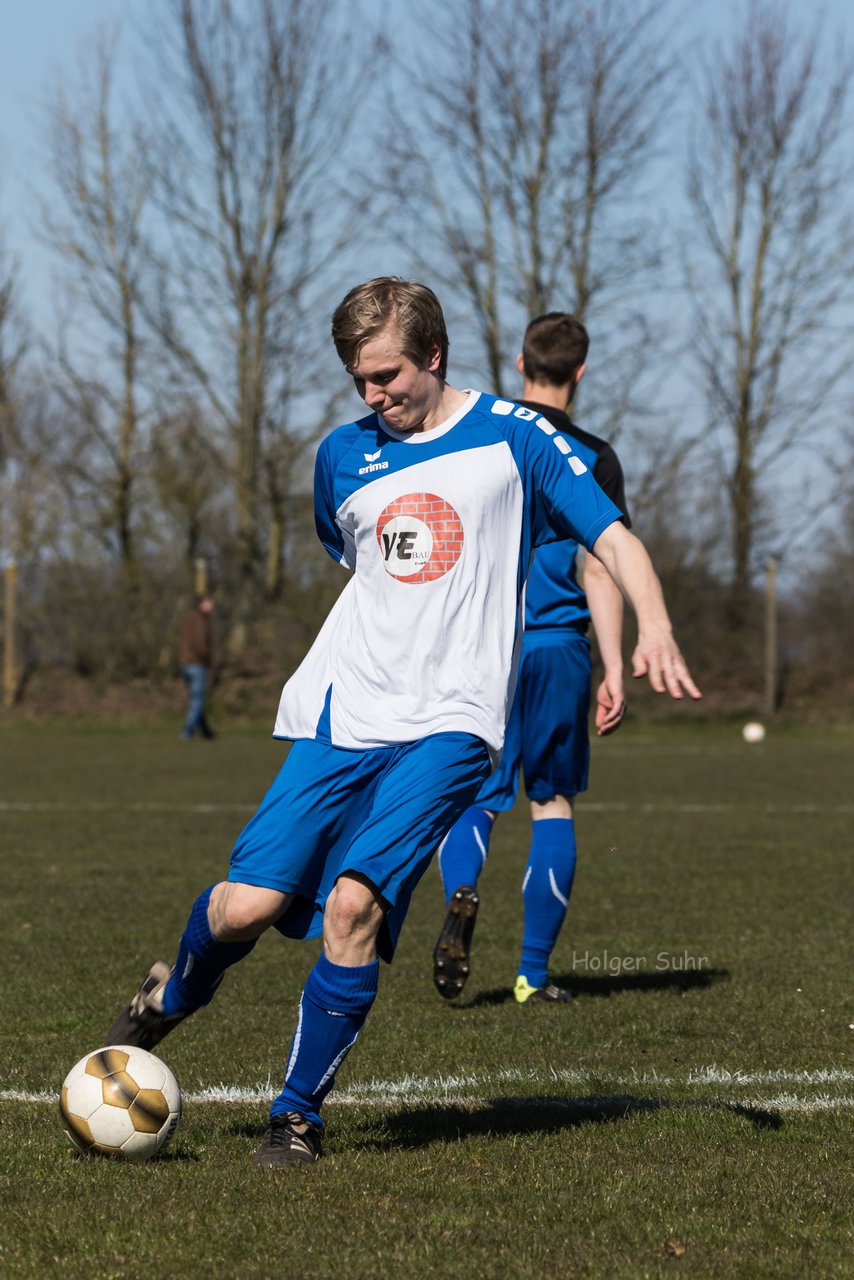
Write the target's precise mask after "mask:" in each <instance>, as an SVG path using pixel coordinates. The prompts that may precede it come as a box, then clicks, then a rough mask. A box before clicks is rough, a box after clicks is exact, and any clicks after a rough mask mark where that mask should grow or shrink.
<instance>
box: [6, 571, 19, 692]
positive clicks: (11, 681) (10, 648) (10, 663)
mask: <svg viewBox="0 0 854 1280" xmlns="http://www.w3.org/2000/svg"><path fill="white" fill-rule="evenodd" d="M17 574H18V569H17V566H16V564H15V562H14V560H10V561H9V563H8V564H7V565H6V607H5V612H4V617H3V706H4V707H5V708H6V710H7V711H8V710H9V708H10V707H11V706H12V704H13V703H14V701H15V685H16V678H15V666H16V663H15V579H16V577H17Z"/></svg>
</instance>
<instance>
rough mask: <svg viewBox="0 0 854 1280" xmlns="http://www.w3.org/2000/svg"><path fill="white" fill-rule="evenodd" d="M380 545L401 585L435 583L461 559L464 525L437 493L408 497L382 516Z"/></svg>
mask: <svg viewBox="0 0 854 1280" xmlns="http://www.w3.org/2000/svg"><path fill="white" fill-rule="evenodd" d="M377 545H378V546H379V549H380V554H381V556H382V558H383V564H384V565H385V568H386V572H387V573H390V574H391V575H392V577H394V578H399V579H400V581H401V582H435V581H436V579H437V578H441V577H442V576H443V575H444V574H446V573H447V572H448V570H449V569H453V567H454V565H455V564H456V563H457V561H458V560H459V558H460V552H461V551H462V549H463V526H462V521H461V520H460V517H459V516H458V515H457V513H456V511H455V510H454V508H453V507H452V506H451V505H450V504H449V503H447V502H446V501H445V499H444V498H439V497H437V496H436V494H435V493H406V494H404V495H403V497H402V498H395V500H394V502H390V503H389V504H388V506H387V507H386V509H385V510H384V511H383V512H382V514H381V515H380V518H379V520H378V521H377Z"/></svg>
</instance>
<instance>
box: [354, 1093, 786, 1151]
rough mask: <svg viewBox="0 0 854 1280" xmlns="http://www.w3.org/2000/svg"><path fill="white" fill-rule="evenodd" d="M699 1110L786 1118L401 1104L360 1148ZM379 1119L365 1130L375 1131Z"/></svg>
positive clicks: (614, 1103)
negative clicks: (729, 1114)
mask: <svg viewBox="0 0 854 1280" xmlns="http://www.w3.org/2000/svg"><path fill="white" fill-rule="evenodd" d="M688 1108H694V1109H696V1108H700V1109H702V1110H704V1111H729V1112H732V1114H733V1115H736V1116H740V1117H741V1118H743V1119H745V1120H749V1121H750V1123H751V1124H752V1125H754V1126H755V1127H756V1128H757V1129H781V1128H782V1127H783V1118H782V1116H781V1115H780V1114H779V1113H778V1112H776V1111H769V1110H765V1109H764V1108H761V1107H750V1106H742V1105H740V1104H739V1103H735V1102H721V1101H716V1100H705V1099H700V1098H688V1099H683V1100H680V1101H672V1100H670V1099H668V1098H636V1097H632V1096H630V1095H621V1096H618V1097H597V1096H592V1097H587V1098H525V1097H506V1098H489V1099H488V1100H486V1101H485V1102H484V1104H483V1105H482V1106H476V1107H473V1108H468V1107H463V1106H458V1105H456V1104H449V1105H448V1106H426V1107H412V1108H406V1109H404V1108H401V1109H400V1110H398V1111H391V1112H388V1113H386V1114H384V1115H383V1117H382V1121H381V1123H382V1127H383V1130H384V1132H383V1134H382V1136H376V1134H375V1133H374V1135H373V1136H366V1137H365V1140H364V1141H363V1142H361V1141H360V1142H359V1144H358V1145H359V1146H364V1147H369V1148H375V1149H382V1150H391V1149H393V1148H417V1147H427V1146H430V1145H431V1144H433V1143H435V1142H459V1141H461V1140H463V1139H465V1138H472V1137H508V1136H511V1135H513V1134H520V1133H557V1132H559V1131H560V1130H562V1129H574V1128H579V1127H580V1126H581V1125H585V1124H612V1123H614V1122H616V1121H619V1120H626V1119H628V1118H629V1117H630V1116H633V1115H638V1114H640V1113H644V1112H652V1111H665V1110H667V1111H677V1110H682V1109H688ZM376 1124H377V1121H376V1119H374V1120H370V1121H366V1122H365V1126H364V1127H365V1128H366V1129H368V1130H375V1127H376Z"/></svg>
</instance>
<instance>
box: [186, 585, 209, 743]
mask: <svg viewBox="0 0 854 1280" xmlns="http://www.w3.org/2000/svg"><path fill="white" fill-rule="evenodd" d="M213 607H214V602H213V596H212V595H210V594H209V593H205V594H203V595H198V596H196V599H195V603H194V605H193V608H192V609H191V610H190V611H189V613H188V614H187V616H186V617H185V618H184V621H183V622H182V623H181V635H180V646H179V658H180V663H181V674H182V676H183V677H184V681H185V683H186V685H187V690H188V692H189V695H190V703H189V706H188V708H187V718H186V719H185V721H184V729H183V732H182V734H181V736H182V738H183V739H184V741H185V742H189V740H190V739H191V738H192V737H193V736H194V735H195V734H196V733H197V732H198V733H200V734H201V735H202V737H203V738H214V737H216V734H215V733H214V731H213V730H212V729H211V727H210V725H209V724H208V722H207V720H206V718H205V696H206V694H207V688H208V680H209V676H210V669H211V666H212V665H213V645H212V641H211V614H212V613H213Z"/></svg>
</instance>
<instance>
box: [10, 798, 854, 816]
mask: <svg viewBox="0 0 854 1280" xmlns="http://www.w3.org/2000/svg"><path fill="white" fill-rule="evenodd" d="M578 807H579V809H584V810H585V812H587V813H627V812H629V811H631V812H632V813H752V814H756V813H768V814H777V813H779V814H801V813H802V814H815V813H818V814H845V813H854V804H772V803H766V804H755V803H751V802H745V803H744V804H707V803H697V804H678V803H676V802H673V803H670V802H668V801H662V802H660V803H657V802H655V801H651V802H649V803H645V804H626V803H624V802H623V801H620V800H613V801H612V800H608V801H604V800H598V801H597V800H583V799H582V800H581V801H580V802H579V806H578ZM255 808H256V806H255V805H254V804H238V803H236V802H235V803H224V804H172V803H169V802H166V801H163V802H160V801H150V802H149V801H142V802H130V803H124V802H122V801H102V802H91V803H83V804H76V803H75V804H66V803H56V804H53V803H51V802H50V801H28V800H0V813H115V812H117V811H119V810H123V811H125V812H126V813H254V812H255Z"/></svg>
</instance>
